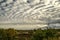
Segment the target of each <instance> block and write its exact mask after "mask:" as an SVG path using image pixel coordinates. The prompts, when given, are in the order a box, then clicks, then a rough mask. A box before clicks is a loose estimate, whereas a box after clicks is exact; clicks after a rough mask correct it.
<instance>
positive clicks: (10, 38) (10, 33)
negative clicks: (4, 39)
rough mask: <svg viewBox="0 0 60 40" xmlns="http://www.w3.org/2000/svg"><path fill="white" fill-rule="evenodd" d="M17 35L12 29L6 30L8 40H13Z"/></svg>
mask: <svg viewBox="0 0 60 40" xmlns="http://www.w3.org/2000/svg"><path fill="white" fill-rule="evenodd" d="M16 34H17V32H16V31H15V30H14V29H11V28H10V29H8V30H7V36H8V40H14V37H15V35H16Z"/></svg>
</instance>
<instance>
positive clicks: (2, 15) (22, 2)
mask: <svg viewBox="0 0 60 40" xmlns="http://www.w3.org/2000/svg"><path fill="white" fill-rule="evenodd" d="M54 20H55V21H56V20H60V1H59V0H54V1H53V0H0V26H1V28H5V27H7V26H6V25H5V24H7V25H9V24H8V23H10V24H12V23H16V24H20V25H18V26H19V27H20V29H24V28H25V25H26V28H25V29H34V28H39V27H45V26H46V25H47V24H46V25H41V24H45V23H49V22H55V21H54ZM1 24H2V25H3V24H4V25H3V26H2V25H1ZM21 24H23V25H22V26H21ZM28 24H29V27H28ZM32 24H34V25H35V24H37V25H35V26H36V27H34V26H33V25H32ZM38 24H39V25H38ZM30 25H32V26H30ZM10 26H12V25H9V26H8V27H7V28H9V27H10ZM18 26H16V28H15V27H14V24H13V26H12V27H13V28H15V29H19V27H18ZM23 26H24V27H23ZM37 26H39V27H37ZM12 27H11V28H12Z"/></svg>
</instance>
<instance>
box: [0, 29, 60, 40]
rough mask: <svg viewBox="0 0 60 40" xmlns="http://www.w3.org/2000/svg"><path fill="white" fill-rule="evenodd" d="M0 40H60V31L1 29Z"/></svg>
mask: <svg viewBox="0 0 60 40" xmlns="http://www.w3.org/2000/svg"><path fill="white" fill-rule="evenodd" d="M0 40H60V29H45V30H41V29H37V30H15V29H11V28H10V29H0Z"/></svg>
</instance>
